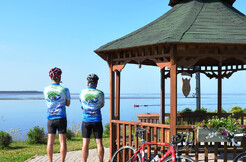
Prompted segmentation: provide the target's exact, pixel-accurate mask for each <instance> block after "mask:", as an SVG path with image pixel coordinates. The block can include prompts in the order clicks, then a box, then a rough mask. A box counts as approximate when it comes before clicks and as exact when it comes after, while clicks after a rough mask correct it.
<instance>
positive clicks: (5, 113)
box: [0, 94, 246, 132]
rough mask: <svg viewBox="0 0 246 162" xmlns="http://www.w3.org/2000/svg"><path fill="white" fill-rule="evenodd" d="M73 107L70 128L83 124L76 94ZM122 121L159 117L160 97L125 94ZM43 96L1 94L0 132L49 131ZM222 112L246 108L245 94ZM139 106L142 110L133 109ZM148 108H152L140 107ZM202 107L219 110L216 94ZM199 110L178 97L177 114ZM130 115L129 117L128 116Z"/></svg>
mask: <svg viewBox="0 0 246 162" xmlns="http://www.w3.org/2000/svg"><path fill="white" fill-rule="evenodd" d="M71 96H72V100H71V105H70V107H67V118H68V128H71V127H72V125H74V124H80V123H81V116H82V110H81V108H80V107H81V106H80V102H79V99H78V96H79V95H78V94H73V95H71ZM121 97H122V99H121V102H120V104H121V112H120V114H121V119H122V120H126V121H137V114H140V113H147V112H150V113H159V112H160V106H159V105H160V94H122V95H121ZM42 98H43V95H41V94H33V95H30V94H21V95H16V94H15V95H6V94H4V95H1V94H0V130H3V131H8V130H10V129H13V130H18V129H20V131H24V132H27V131H29V129H30V128H33V127H34V126H40V127H45V131H46V132H47V129H46V122H47V119H46V109H47V107H46V102H45V100H43V99H42ZM105 98H106V99H105V106H104V108H103V109H102V116H103V124H104V125H105V123H109V95H108V94H106V95H105ZM165 101H166V113H168V112H170V98H169V95H166V100H165ZM222 102H223V106H222V107H223V109H225V110H227V111H229V110H230V109H231V107H233V106H241V107H242V108H245V107H246V94H223V98H222ZM135 104H139V105H140V107H139V108H134V105H135ZM141 105H149V106H141ZM201 106H202V107H204V108H206V109H207V110H209V111H214V110H216V109H217V95H216V94H202V98H201ZM187 107H188V108H191V109H193V110H194V109H195V108H196V99H195V98H185V97H184V96H183V95H182V94H178V111H181V110H183V109H184V108H187ZM129 112H130V113H129Z"/></svg>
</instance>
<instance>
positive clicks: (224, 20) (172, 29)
mask: <svg viewBox="0 0 246 162" xmlns="http://www.w3.org/2000/svg"><path fill="white" fill-rule="evenodd" d="M171 1H173V2H174V1H175V0H171ZM171 1H170V3H171ZM176 2H177V4H176V5H175V4H174V7H173V8H172V9H171V10H169V11H168V12H167V13H165V14H164V15H162V16H161V17H159V18H158V19H156V20H154V21H153V22H151V23H149V24H147V25H146V26H144V27H142V28H140V29H138V30H136V31H134V32H132V33H130V34H128V35H126V36H124V37H122V38H119V39H117V40H114V41H112V42H109V43H107V44H106V45H103V46H101V47H100V48H99V49H97V50H96V52H100V51H108V50H117V49H125V48H132V47H141V46H147V45H154V44H162V43H223V44H228V43H229V44H246V16H245V15H244V14H242V13H241V12H239V11H238V10H236V9H235V8H234V7H232V4H233V2H234V0H181V1H177V0H176ZM228 2H229V3H228ZM230 2H231V3H230Z"/></svg>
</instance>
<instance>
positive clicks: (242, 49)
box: [95, 0, 246, 160]
mask: <svg viewBox="0 0 246 162" xmlns="http://www.w3.org/2000/svg"><path fill="white" fill-rule="evenodd" d="M234 2H235V0H170V2H169V5H170V6H172V9H170V10H169V11H168V12H167V13H165V14H164V15H162V16H160V17H159V18H158V19H156V20H154V21H153V22H151V23H149V24H147V25H146V26H144V27H142V28H140V29H138V30H136V31H134V32H132V33H130V34H128V35H126V36H124V37H122V38H119V39H117V40H114V41H112V42H109V43H107V44H105V45H103V46H101V47H100V48H98V49H97V50H95V52H96V53H97V54H98V55H99V56H100V57H101V58H102V59H104V60H105V61H107V63H108V65H109V68H110V129H111V131H110V155H111V156H112V154H113V152H114V151H115V150H116V149H117V148H119V147H120V146H121V145H126V144H128V145H133V144H134V145H138V141H137V140H136V139H135V140H134V139H132V136H131V131H127V130H132V127H134V126H141V127H147V128H152V130H153V131H154V133H155V134H157V131H158V130H159V131H161V136H160V139H156V138H155V139H154V140H156V141H158V140H160V141H163V142H164V141H168V140H169V139H170V137H171V136H172V135H175V134H176V133H177V132H178V131H192V128H191V125H189V124H188V125H184V124H183V122H182V121H183V120H184V115H182V114H178V113H177V74H180V73H183V72H187V73H190V74H192V73H196V72H200V73H203V74H205V75H206V76H207V77H209V78H216V79H217V80H218V106H217V109H218V113H206V114H199V115H197V114H195V115H194V114H193V115H190V116H189V119H190V121H191V122H190V123H192V122H194V121H195V120H197V117H203V118H205V119H206V118H210V117H211V116H219V117H221V116H226V115H228V114H223V113H222V112H221V108H222V79H223V78H229V77H230V76H231V75H232V74H233V73H234V72H237V71H240V70H246V66H245V65H246V16H245V15H244V14H243V13H241V12H240V11H238V10H236V9H235V8H234V7H233V6H232V5H233V3H234ZM126 64H137V65H138V66H139V67H141V66H142V65H148V66H158V67H160V72H161V85H160V87H161V88H160V98H161V103H160V115H161V116H160V124H150V123H138V122H128V121H122V120H120V74H121V71H122V69H123V68H124V66H125V65H126ZM167 77H170V114H168V113H165V86H164V85H165V78H167ZM186 115H187V114H186ZM241 115H242V116H241V118H243V114H241ZM166 116H169V117H170V123H167V124H165V117H166ZM186 117H187V116H186ZM192 117H196V119H192ZM177 120H180V121H181V125H177ZM241 122H242V124H244V123H243V120H241ZM244 125H245V124H244ZM126 132H128V133H129V135H128V136H127V135H126ZM121 134H122V135H121ZM147 136H148V134H147ZM121 138H122V140H121ZM147 138H148V137H147ZM132 141H134V142H135V143H132ZM148 149H149V150H150V149H151V148H148ZM197 149H198V148H197ZM205 152H206V149H205ZM216 156H217V155H216ZM197 157H198V154H197V153H196V160H197ZM215 159H216V158H215ZM225 160H226V159H225Z"/></svg>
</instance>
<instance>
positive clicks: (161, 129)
mask: <svg viewBox="0 0 246 162" xmlns="http://www.w3.org/2000/svg"><path fill="white" fill-rule="evenodd" d="M111 122H112V124H113V126H115V127H116V130H117V131H116V132H117V133H116V140H115V145H114V146H115V148H114V149H113V152H115V151H116V149H119V148H120V147H121V146H125V145H128V146H133V147H135V148H138V147H139V145H140V144H141V143H140V141H139V139H138V137H136V136H135V133H136V127H141V128H146V129H149V131H147V132H146V133H145V135H144V136H145V137H144V139H145V140H146V141H151V134H152V133H153V134H154V139H153V141H152V142H169V131H170V126H169V125H164V124H152V123H142V122H129V121H120V120H112V121H111ZM158 151H159V153H161V154H163V153H164V152H165V148H164V147H162V148H161V147H158V146H157V145H155V146H153V147H149V146H147V157H148V158H151V152H153V153H154V154H157V152H158Z"/></svg>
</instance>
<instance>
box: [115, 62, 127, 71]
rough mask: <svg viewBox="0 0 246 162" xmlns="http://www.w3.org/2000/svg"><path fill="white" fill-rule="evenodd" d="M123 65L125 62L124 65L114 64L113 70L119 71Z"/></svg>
mask: <svg viewBox="0 0 246 162" xmlns="http://www.w3.org/2000/svg"><path fill="white" fill-rule="evenodd" d="M124 67H125V64H124V65H114V66H113V71H119V72H120V71H121V70H122V69H123V68H124Z"/></svg>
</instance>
